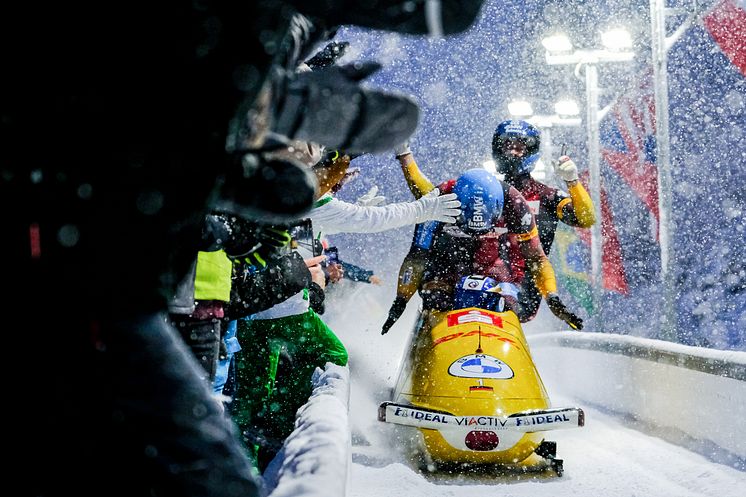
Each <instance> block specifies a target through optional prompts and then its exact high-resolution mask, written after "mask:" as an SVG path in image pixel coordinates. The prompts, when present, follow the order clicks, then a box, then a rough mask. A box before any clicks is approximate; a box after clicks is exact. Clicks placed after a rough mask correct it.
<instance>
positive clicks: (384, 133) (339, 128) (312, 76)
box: [272, 62, 420, 154]
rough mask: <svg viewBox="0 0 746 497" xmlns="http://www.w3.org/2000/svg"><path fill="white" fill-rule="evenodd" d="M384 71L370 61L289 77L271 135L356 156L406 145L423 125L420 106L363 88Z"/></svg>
mask: <svg viewBox="0 0 746 497" xmlns="http://www.w3.org/2000/svg"><path fill="white" fill-rule="evenodd" d="M380 67H381V66H380V65H379V64H378V63H375V62H367V63H364V64H351V65H346V66H332V67H328V68H326V69H322V70H318V71H313V72H305V73H300V74H294V75H292V76H288V77H287V79H286V80H285V83H286V86H285V88H284V91H282V90H279V91H276V92H275V94H276V95H278V96H279V98H278V100H277V101H276V103H275V106H274V109H275V119H274V120H273V125H272V131H274V132H275V133H279V134H281V135H284V136H286V137H288V138H290V139H296V140H307V141H312V142H315V143H319V144H321V145H324V146H326V147H328V148H332V149H342V150H345V152H347V153H352V154H355V153H364V152H370V153H377V152H384V151H386V150H390V149H392V148H393V147H394V146H396V145H398V144H400V143H403V142H405V141H407V139H408V138H409V137H410V136H411V135H412V134H413V133H414V131H415V129H416V128H417V124H418V121H419V114H420V112H419V108H418V107H417V104H416V103H415V102H414V101H413V100H412V99H410V98H409V97H407V96H405V95H400V94H394V93H386V92H383V91H380V90H371V89H365V88H362V87H361V86H360V82H361V81H362V80H363V79H365V78H367V77H368V76H370V75H371V74H373V73H374V72H375V71H377V70H378V69H379V68H380Z"/></svg>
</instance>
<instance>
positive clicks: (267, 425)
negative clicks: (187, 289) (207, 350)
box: [231, 309, 347, 469]
mask: <svg viewBox="0 0 746 497" xmlns="http://www.w3.org/2000/svg"><path fill="white" fill-rule="evenodd" d="M238 340H239V342H240V343H241V351H240V352H238V353H237V354H236V355H235V359H236V381H237V383H238V390H237V393H236V396H235V399H234V401H233V405H232V407H231V412H232V415H233V418H234V420H235V421H236V423H237V424H238V426H239V428H240V430H241V433H243V434H244V437H245V441H246V442H247V448H248V449H249V452H250V456H251V457H252V458H253V459H254V462H255V463H256V464H257V467H258V468H259V469H263V467H262V466H264V464H263V463H262V461H263V460H264V462H265V463H266V462H269V460H271V457H269V456H274V453H275V452H276V450H277V449H279V446H280V445H281V444H282V442H283V441H284V440H285V438H287V436H288V435H290V433H291V432H292V431H293V428H294V426H295V413H296V411H297V410H298V408H300V407H301V406H302V405H303V404H305V403H306V402H307V401H308V397H309V396H310V395H311V391H312V386H311V376H312V374H313V372H314V370H315V369H316V368H317V367H320V368H323V367H324V365H325V364H326V363H327V362H331V363H334V364H337V365H340V366H344V365H346V364H347V350H346V349H345V347H344V345H342V342H340V340H339V338H337V336H336V335H335V334H334V332H333V331H332V330H331V329H330V328H329V327H328V326H327V325H326V324H325V323H324V322H323V321H322V320H321V318H320V317H319V316H318V315H317V314H316V313H315V312H313V311H312V310H310V309H309V310H308V312H306V313H304V314H298V315H295V316H288V317H284V318H278V319H262V320H240V321H239V322H238ZM283 350H285V351H286V352H287V354H285V355H284V357H286V358H289V359H290V364H289V365H288V367H284V366H283V368H280V370H278V364H279V362H280V357H281V353H282V351H283ZM262 453H264V455H262ZM268 457H269V460H266V459H267V458H268Z"/></svg>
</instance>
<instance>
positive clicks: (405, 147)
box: [394, 142, 412, 157]
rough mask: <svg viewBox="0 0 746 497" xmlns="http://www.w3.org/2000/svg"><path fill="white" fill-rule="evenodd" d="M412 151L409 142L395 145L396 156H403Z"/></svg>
mask: <svg viewBox="0 0 746 497" xmlns="http://www.w3.org/2000/svg"><path fill="white" fill-rule="evenodd" d="M411 153H412V151H411V150H410V149H409V142H404V143H402V144H401V145H397V146H396V147H394V157H401V156H402V155H407V154H411Z"/></svg>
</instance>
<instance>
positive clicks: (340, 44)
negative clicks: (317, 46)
mask: <svg viewBox="0 0 746 497" xmlns="http://www.w3.org/2000/svg"><path fill="white" fill-rule="evenodd" d="M349 46H350V42H348V41H333V42H331V43H329V44H328V45H327V46H325V47H324V49H323V50H321V51H320V52H318V53H317V54H316V55H314V56H313V57H311V58H310V59H308V60H307V61H306V65H308V67H310V68H311V70H312V71H316V70H318V69H323V68H325V67H329V66H332V65H334V63H335V62H337V61H338V60H339V59H341V58H342V57H343V56H344V54H345V52H347V49H348V48H349Z"/></svg>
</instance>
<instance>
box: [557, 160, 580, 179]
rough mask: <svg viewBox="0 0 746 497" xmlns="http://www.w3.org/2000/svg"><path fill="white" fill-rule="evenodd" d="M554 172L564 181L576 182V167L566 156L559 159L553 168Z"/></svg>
mask: <svg viewBox="0 0 746 497" xmlns="http://www.w3.org/2000/svg"><path fill="white" fill-rule="evenodd" d="M554 172H555V173H556V174H557V176H559V177H560V178H562V179H563V180H565V181H577V180H578V166H576V165H575V163H574V162H573V161H572V159H570V157H568V156H566V155H563V156H562V157H560V158H559V160H558V161H557V164H556V165H555V166H554Z"/></svg>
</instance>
